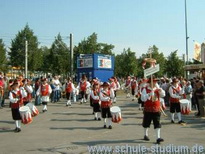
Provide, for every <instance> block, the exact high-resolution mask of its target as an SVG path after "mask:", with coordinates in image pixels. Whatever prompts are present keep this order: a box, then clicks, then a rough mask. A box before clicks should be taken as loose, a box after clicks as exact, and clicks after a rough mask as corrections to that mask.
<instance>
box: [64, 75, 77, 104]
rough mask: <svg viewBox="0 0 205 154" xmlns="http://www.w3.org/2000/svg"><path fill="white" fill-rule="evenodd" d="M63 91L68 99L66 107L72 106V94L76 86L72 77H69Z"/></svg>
mask: <svg viewBox="0 0 205 154" xmlns="http://www.w3.org/2000/svg"><path fill="white" fill-rule="evenodd" d="M63 89H65V93H66V98H67V103H66V106H68V105H70V106H71V94H72V93H73V92H74V91H75V86H74V84H73V83H72V79H71V77H68V79H67V82H66V83H65V84H64V88H63Z"/></svg>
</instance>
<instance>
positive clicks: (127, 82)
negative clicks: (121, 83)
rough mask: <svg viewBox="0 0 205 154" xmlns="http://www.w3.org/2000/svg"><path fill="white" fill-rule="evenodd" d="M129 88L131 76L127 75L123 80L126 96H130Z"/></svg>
mask: <svg viewBox="0 0 205 154" xmlns="http://www.w3.org/2000/svg"><path fill="white" fill-rule="evenodd" d="M130 88H131V77H130V76H128V77H127V79H126V81H125V89H126V93H127V98H129V97H130Z"/></svg>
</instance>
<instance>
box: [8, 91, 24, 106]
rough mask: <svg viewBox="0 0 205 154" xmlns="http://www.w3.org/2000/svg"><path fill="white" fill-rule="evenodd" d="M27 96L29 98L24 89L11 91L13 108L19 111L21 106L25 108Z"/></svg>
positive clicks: (10, 96) (10, 98)
mask: <svg viewBox="0 0 205 154" xmlns="http://www.w3.org/2000/svg"><path fill="white" fill-rule="evenodd" d="M26 96H27V93H26V91H25V90H24V89H23V88H20V89H17V90H13V91H11V92H10V94H9V100H10V102H11V108H12V109H18V108H20V107H21V106H23V98H24V97H26Z"/></svg>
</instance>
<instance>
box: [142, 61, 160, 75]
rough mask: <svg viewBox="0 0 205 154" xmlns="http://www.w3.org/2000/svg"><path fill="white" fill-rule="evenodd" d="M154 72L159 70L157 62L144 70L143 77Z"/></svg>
mask: <svg viewBox="0 0 205 154" xmlns="http://www.w3.org/2000/svg"><path fill="white" fill-rule="evenodd" d="M156 72H159V64H157V65H155V66H154V67H150V68H148V69H145V70H144V77H147V76H149V75H152V74H154V73H156Z"/></svg>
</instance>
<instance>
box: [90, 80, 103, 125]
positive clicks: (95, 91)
mask: <svg viewBox="0 0 205 154" xmlns="http://www.w3.org/2000/svg"><path fill="white" fill-rule="evenodd" d="M99 92H100V87H99V84H97V83H94V84H93V88H92V90H91V94H90V100H92V104H93V111H94V116H95V117H94V119H95V120H99V121H100V120H101V116H100V113H101V108H100V98H99Z"/></svg>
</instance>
